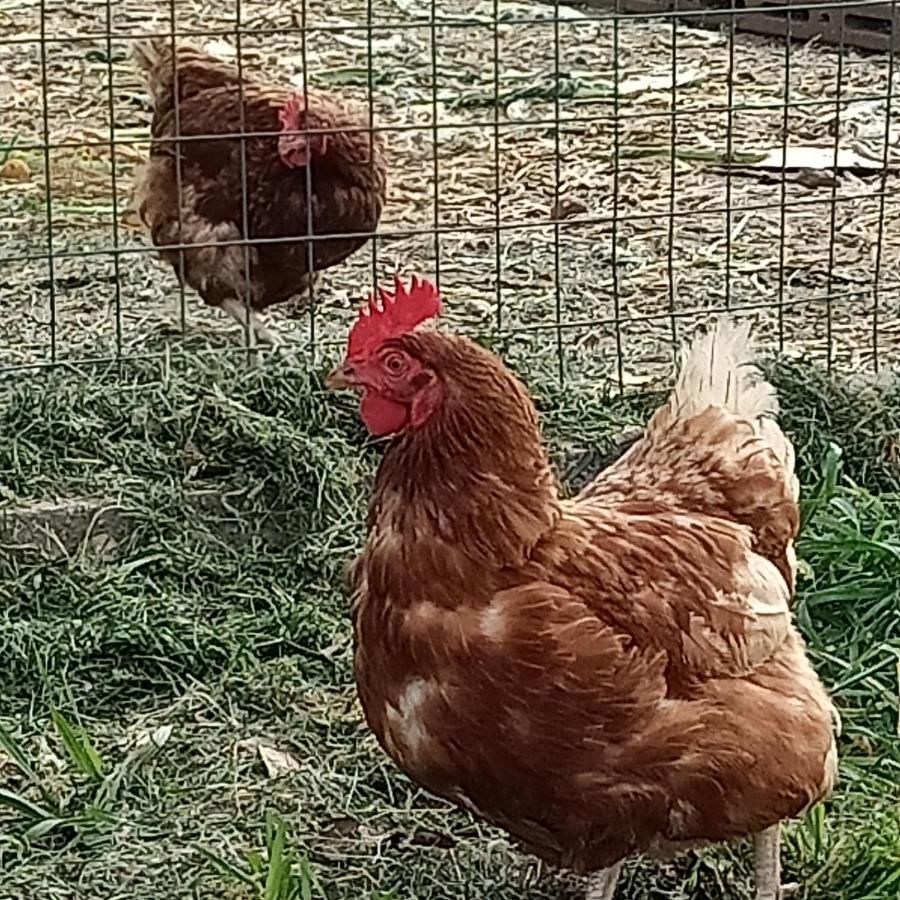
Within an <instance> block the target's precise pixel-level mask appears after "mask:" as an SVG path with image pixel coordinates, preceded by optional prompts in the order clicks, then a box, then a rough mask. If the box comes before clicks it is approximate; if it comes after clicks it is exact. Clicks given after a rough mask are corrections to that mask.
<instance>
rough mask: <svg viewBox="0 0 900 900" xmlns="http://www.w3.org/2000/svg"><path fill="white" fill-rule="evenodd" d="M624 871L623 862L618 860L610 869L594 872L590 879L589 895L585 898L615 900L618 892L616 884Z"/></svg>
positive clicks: (589, 899) (587, 899)
mask: <svg viewBox="0 0 900 900" xmlns="http://www.w3.org/2000/svg"><path fill="white" fill-rule="evenodd" d="M621 871H622V863H621V862H617V863H616V864H615V865H613V866H610V867H609V868H608V869H601V870H600V871H599V872H594V873H593V874H592V875H591V877H590V880H589V881H588V889H587V897H586V898H585V900H613V895H614V894H615V893H616V884H617V883H618V881H619V874H620V873H621Z"/></svg>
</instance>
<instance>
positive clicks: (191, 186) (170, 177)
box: [133, 39, 386, 343]
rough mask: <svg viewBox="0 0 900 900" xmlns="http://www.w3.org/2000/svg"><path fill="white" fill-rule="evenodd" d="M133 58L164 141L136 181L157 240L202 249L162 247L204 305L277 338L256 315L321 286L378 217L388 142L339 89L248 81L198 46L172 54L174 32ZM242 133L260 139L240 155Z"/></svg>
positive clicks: (259, 335)
mask: <svg viewBox="0 0 900 900" xmlns="http://www.w3.org/2000/svg"><path fill="white" fill-rule="evenodd" d="M133 55H134V59H135V61H136V62H137V64H138V66H139V67H140V68H141V69H142V70H143V71H144V73H145V74H146V77H147V81H148V84H149V87H150V93H151V96H152V101H153V123H152V128H151V133H152V137H153V138H154V143H153V146H152V149H151V152H150V160H149V163H148V164H147V166H146V169H145V170H144V172H143V173H142V176H141V177H140V180H139V185H138V194H139V196H140V198H141V199H140V207H139V209H140V214H141V217H142V219H143V220H144V222H145V223H146V224H147V226H148V227H149V229H150V233H151V236H152V239H153V243H154V244H155V245H156V246H157V247H160V248H165V247H166V246H167V245H169V246H171V245H176V246H177V245H179V244H188V245H196V246H191V247H189V248H187V249H185V250H184V251H183V253H182V252H179V251H178V250H175V249H169V250H167V249H161V256H162V257H163V259H165V260H166V261H167V262H169V263H170V264H171V266H172V268H173V269H174V270H175V272H176V274H177V275H179V277H181V278H182V279H183V281H184V282H186V283H187V284H188V285H190V286H191V287H192V288H194V290H196V291H197V292H198V293H199V294H200V296H201V297H202V298H203V300H204V301H205V302H206V303H208V304H209V305H211V306H220V307H221V308H222V309H224V310H225V311H226V312H227V313H229V315H231V316H232V317H233V318H234V319H236V320H237V321H238V322H240V323H241V324H244V323H247V324H248V326H249V328H248V335H249V338H250V339H251V341H253V342H254V343H255V339H259V340H264V341H267V342H269V343H275V342H276V338H275V336H274V335H273V334H272V332H271V331H269V330H268V329H267V328H265V327H264V326H263V325H262V323H261V322H260V320H259V317H258V316H257V315H256V311H257V310H262V309H265V308H266V307H268V306H271V305H272V304H273V303H281V302H284V301H287V300H290V299H291V298H293V297H295V296H297V295H300V296H301V297H303V296H304V295H307V294H310V293H311V292H312V286H313V282H314V279H315V277H316V275H317V274H318V273H320V272H321V271H322V270H323V269H327V268H329V267H330V266H335V265H337V264H338V263H340V262H342V261H343V260H344V259H346V258H347V257H348V256H349V255H350V254H351V253H353V252H354V251H355V250H357V249H359V248H360V247H361V246H362V245H363V244H364V243H365V242H366V241H367V240H368V238H369V236H370V234H371V232H373V231H374V229H375V228H376V226H377V225H378V221H379V218H380V216H381V210H382V206H383V204H384V198H385V184H386V167H385V160H384V148H383V142H382V140H381V138H380V136H378V135H375V136H374V137H373V136H372V135H370V133H369V132H368V131H367V130H366V127H367V125H366V121H365V120H364V118H363V117H362V116H361V115H360V114H359V113H357V112H355V111H353V110H351V109H350V108H349V107H347V106H345V105H344V104H343V103H342V102H341V101H339V100H338V99H336V98H334V97H331V96H328V95H326V94H323V93H320V92H317V91H308V92H307V93H306V95H305V96H304V93H303V92H300V93H297V92H296V91H294V90H293V89H292V88H290V87H287V86H282V85H277V84H268V83H265V82H262V81H259V80H256V79H254V78H252V77H250V76H248V75H247V74H246V73H244V74H243V79H242V80H241V79H239V76H238V71H237V70H236V69H235V68H234V67H233V66H231V65H229V64H228V63H225V62H223V61H221V60H219V59H217V58H215V57H214V56H211V55H209V54H208V53H205V52H203V51H202V50H199V49H197V48H196V47H192V46H190V45H187V44H178V45H177V49H176V51H175V54H174V58H173V53H172V46H171V43H170V41H169V40H168V39H154V40H148V41H143V42H140V43H138V44H136V45H135V48H134V53H133ZM176 86H177V89H176ZM176 96H177V98H178V102H177V104H176V102H175V98H176ZM241 133H243V134H250V135H252V136H250V137H246V138H244V150H243V152H242V150H241V139H240V138H238V137H225V136H224V135H238V134H241ZM206 135H211V136H215V135H223V137H220V138H217V137H213V138H212V139H209V138H206V137H204V136H206ZM178 136H181V137H182V138H185V139H184V140H168V139H169V138H176V137H178ZM192 138H193V139H192ZM179 156H180V164H179V162H178V158H179ZM242 156H243V159H242ZM242 173H246V206H245V197H244V191H243V189H242V180H243V179H242ZM310 235H314V236H315V238H316V239H314V240H311V241H310V240H304V238H309V237H310ZM245 242H246V243H245ZM310 244H311V245H312V253H311V252H310ZM310 257H312V258H310Z"/></svg>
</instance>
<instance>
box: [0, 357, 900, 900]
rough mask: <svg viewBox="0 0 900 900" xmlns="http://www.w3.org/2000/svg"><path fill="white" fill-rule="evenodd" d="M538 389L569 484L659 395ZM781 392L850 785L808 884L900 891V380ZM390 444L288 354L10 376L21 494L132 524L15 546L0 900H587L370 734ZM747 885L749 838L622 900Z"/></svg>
mask: <svg viewBox="0 0 900 900" xmlns="http://www.w3.org/2000/svg"><path fill="white" fill-rule="evenodd" d="M512 356H513V358H514V359H516V358H519V359H524V358H525V357H524V355H523V356H522V357H516V356H515V353H514V352H513V353H512ZM521 365H522V367H523V369H524V363H521ZM527 372H528V373H530V374H528V380H529V382H530V383H531V384H532V386H533V387H534V389H535V392H536V394H537V396H538V399H539V403H540V405H541V407H542V411H543V412H544V419H545V423H546V427H547V433H548V439H549V440H550V441H551V444H552V447H553V450H554V454H555V457H556V459H557V461H558V463H559V466H560V469H561V471H563V472H564V473H565V475H566V477H567V479H568V480H569V481H570V482H572V483H573V484H577V483H579V482H581V481H583V480H584V479H585V478H586V477H588V476H589V474H590V472H591V471H593V470H594V469H595V468H596V466H597V464H598V461H599V460H600V459H601V458H602V456H603V454H604V453H605V452H607V451H608V450H609V449H610V447H611V444H612V441H613V437H614V435H615V434H616V433H617V432H618V431H619V430H620V429H622V428H623V427H625V426H627V425H629V424H633V423H636V422H640V421H642V420H643V418H644V417H645V415H646V413H647V411H648V409H650V408H652V405H653V403H654V402H655V400H656V398H653V397H647V398H642V399H638V400H633V399H629V400H621V399H615V398H609V397H607V396H605V394H604V393H603V391H601V390H599V389H597V388H593V387H590V386H582V387H577V386H570V387H569V388H566V389H560V388H559V387H557V386H556V385H555V384H554V382H553V380H552V377H551V376H550V374H549V372H548V371H542V370H541V369H540V368H537V369H535V368H534V367H533V366H532V365H530V366H529V367H528V369H527ZM773 378H774V379H775V381H776V383H777V384H778V386H779V389H780V391H781V393H782V396H783V402H784V407H785V422H786V424H787V426H788V428H789V430H790V431H791V434H792V436H793V437H794V438H795V441H796V444H797V447H798V452H799V463H800V471H801V474H802V477H803V481H804V484H805V487H806V490H805V496H806V498H807V499H806V505H805V518H806V525H805V530H804V535H803V540H802V542H801V546H800V552H801V557H802V559H803V562H804V567H803V576H802V578H801V584H800V595H799V599H798V604H797V616H798V621H799V623H800V625H801V627H802V628H803V631H804V633H805V635H806V637H807V640H808V643H809V646H810V652H811V654H812V656H813V658H814V660H815V663H816V666H817V668H818V669H819V671H820V672H821V673H822V675H823V678H824V679H825V680H826V682H827V684H828V685H829V687H831V688H832V689H833V690H834V693H835V696H836V698H837V701H838V704H839V706H840V709H841V712H842V715H843V718H844V736H843V738H842V740H841V752H842V784H841V788H840V790H839V792H838V795H837V796H836V798H835V800H834V801H833V802H831V803H829V804H828V805H827V807H826V808H825V809H824V810H822V811H817V812H816V813H815V814H813V815H812V816H810V817H809V819H807V820H806V821H804V822H801V823H797V824H795V825H792V826H791V827H790V829H789V831H788V835H787V838H786V845H787V846H786V851H785V863H786V867H787V870H788V871H787V876H788V878H790V879H793V880H801V881H802V882H803V883H804V885H805V893H804V894H802V895H801V896H803V897H808V898H815V900H819V898H840V900H866V898H869V900H888V898H891V900H896V897H897V896H898V892H900V810H898V801H900V791H898V784H900V740H898V736H897V735H898V700H897V693H898V668H897V666H898V660H900V471H898V466H897V436H898V435H900V387H898V386H897V385H896V384H895V383H888V382H885V383H884V384H883V385H880V386H879V388H878V390H875V389H872V388H865V389H860V387H859V385H847V384H842V383H840V382H831V381H830V380H828V379H827V378H826V377H825V376H824V375H823V374H822V373H820V372H819V371H818V370H816V369H815V367H813V366H810V365H808V364H806V363H802V362H790V363H787V362H786V363H781V364H779V365H778V366H776V367H774V369H773ZM832 443H833V444H836V445H838V446H840V448H841V450H842V453H841V454H840V455H838V454H837V453H835V452H834V451H832V450H830V449H829V448H830V446H831V444H832ZM378 454H379V449H378V447H376V446H372V445H370V444H368V443H367V442H366V439H365V436H364V434H363V432H362V430H361V428H360V426H359V423H358V421H357V417H356V414H355V410H354V405H353V402H352V401H351V400H350V399H349V398H345V399H336V398H333V397H332V398H327V399H326V398H325V397H324V395H323V394H322V392H321V390H320V380H319V377H318V375H317V374H315V373H313V374H310V373H307V372H304V371H300V370H297V369H291V368H287V367H283V366H279V365H278V364H277V363H272V364H269V365H266V366H265V367H263V368H262V369H260V370H256V371H250V372H245V371H241V370H239V369H238V368H237V367H234V366H231V365H221V366H218V365H216V364H215V363H212V362H200V361H197V360H189V361H188V362H187V363H186V364H185V366H184V367H183V368H182V369H181V370H180V371H179V373H178V376H177V377H169V374H168V373H167V372H164V371H162V370H160V369H158V368H157V367H156V366H155V365H154V364H153V363H149V362H148V363H142V364H135V365H133V366H129V367H126V368H125V370H124V371H123V372H121V373H120V372H116V371H113V370H110V371H108V372H106V373H93V377H91V378H89V379H88V378H81V377H77V376H74V375H72V374H70V373H61V374H57V375H42V376H32V377H28V378H18V379H11V380H7V381H6V382H0V498H2V499H3V501H5V502H7V503H10V504H20V503H21V504H24V503H27V502H31V501H35V500H48V499H56V498H60V497H62V498H65V497H79V496H86V495H103V496H104V497H107V498H110V499H112V500H113V501H115V502H116V503H117V504H118V505H119V506H121V507H122V509H123V510H124V511H125V514H126V515H127V518H128V519H129V521H130V523H131V529H130V530H129V531H128V532H127V533H126V534H122V535H118V537H117V538H116V543H113V544H112V545H111V548H110V545H107V548H106V549H105V550H104V551H102V552H100V551H97V550H96V547H97V546H98V545H97V544H95V543H93V542H90V541H89V542H87V543H86V544H85V546H84V547H83V549H82V551H81V552H79V553H77V554H75V555H73V556H72V557H71V558H69V559H45V558H41V557H40V556H39V555H38V554H34V553H32V554H29V553H28V552H25V551H22V550H19V551H17V552H14V553H10V552H4V553H3V555H2V557H0V660H2V661H3V662H2V665H0V725H2V730H0V900H26V898H27V900H32V898H36V897H40V898H42V900H43V898H66V900H69V898H72V897H78V898H91V900H94V898H96V900H100V898H103V900H107V898H111V897H116V898H119V897H121V898H126V897H127V898H148V900H149V898H154V900H174V898H182V897H184V898H188V897H210V898H217V900H226V898H265V900H276V898H277V900H286V898H292V897H297V898H309V900H322V898H328V900H360V898H367V900H388V898H393V900H414V898H415V900H450V898H458V897H462V896H464V897H468V898H470V900H488V898H490V900H513V898H515V900H522V898H527V900H539V898H547V900H550V898H554V900H556V898H560V897H568V896H570V894H571V896H577V888H578V883H577V882H576V881H575V880H573V879H567V878H565V877H561V876H557V875H554V874H553V873H547V872H543V871H542V870H541V869H540V867H539V866H538V865H537V864H535V863H534V862H533V861H531V860H529V859H526V858H524V857H522V856H520V855H518V854H517V853H516V852H514V851H513V850H512V849H511V848H510V847H509V845H508V844H507V843H506V841H505V840H503V839H502V836H500V835H498V834H497V833H496V832H494V831H492V830H491V829H488V828H486V827H484V826H482V825H480V824H478V823H476V822H473V821H472V820H471V819H470V818H469V817H468V816H466V815H464V814H462V813H460V812H456V811H450V810H448V809H447V807H445V805H444V804H442V803H440V802H438V801H436V800H434V799H433V798H430V797H428V796H427V795H425V794H423V793H421V792H420V791H418V790H417V789H416V788H415V787H414V786H413V785H411V784H410V783H409V782H408V781H407V780H406V779H404V778H403V777H402V776H400V775H399V774H397V773H396V771H395V770H394V769H393V767H392V765H391V764H390V763H389V762H388V761H387V760H386V759H385V758H384V757H383V756H382V754H381V753H380V751H379V750H378V749H377V747H376V746H375V744H374V741H373V740H372V739H371V737H370V736H369V735H368V734H367V733H366V731H365V729H364V727H363V725H362V719H361V714H360V711H359V709H358V707H357V706H356V703H355V699H354V691H353V686H352V679H351V671H350V664H349V648H350V635H349V624H348V616H347V600H346V596H345V594H344V590H343V572H344V567H345V564H346V562H347V560H348V559H349V558H350V557H352V555H353V554H354V553H355V552H356V551H357V549H358V547H359V545H360V542H361V540H362V538H363V516H364V507H365V498H366V494H367V491H368V487H369V484H370V479H371V475H372V473H373V472H374V469H375V466H376V465H377V460H378ZM205 490H215V491H217V492H223V491H224V492H226V494H227V500H226V504H225V505H209V504H202V503H200V504H198V501H196V500H195V499H192V498H194V496H195V492H198V491H205ZM95 537H96V535H95ZM260 748H262V751H261V750H260ZM269 748H271V751H276V752H277V753H281V754H287V756H277V755H275V756H274V757H273V756H272V753H271V752H270V750H269ZM261 754H267V757H266V758H268V760H269V766H272V765H273V762H272V760H273V759H274V760H275V761H276V762H275V763H274V764H277V763H278V761H279V760H280V763H281V766H282V767H281V768H280V769H279V768H277V767H276V769H274V770H273V769H270V768H267V765H266V760H265V759H264V758H263V755H261ZM287 763H290V765H288V766H287V768H288V769H289V771H288V770H286V769H285V765H286V764H287ZM279 772H280V773H281V774H279ZM749 885H750V881H749V857H748V853H747V848H746V847H745V846H743V845H737V846H735V847H726V848H715V849H711V850H708V851H704V852H703V853H700V854H696V855H694V854H692V855H687V856H685V857H683V858H682V859H680V860H678V861H677V862H676V863H675V864H673V865H671V866H665V867H657V866H651V865H644V864H640V863H638V864H634V865H633V866H631V868H630V869H629V873H628V879H627V881H626V882H625V883H624V884H623V886H622V890H621V894H620V896H621V897H622V898H623V900H630V898H639V897H640V898H667V900H673V898H697V900H699V898H706V900H726V898H728V900H746V898H748V897H750V896H751V894H750V893H749Z"/></svg>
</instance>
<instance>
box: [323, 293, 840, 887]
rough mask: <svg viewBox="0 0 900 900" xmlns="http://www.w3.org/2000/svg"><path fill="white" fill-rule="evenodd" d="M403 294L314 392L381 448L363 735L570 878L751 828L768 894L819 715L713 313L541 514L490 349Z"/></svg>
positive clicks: (752, 444) (770, 478)
mask: <svg viewBox="0 0 900 900" xmlns="http://www.w3.org/2000/svg"><path fill="white" fill-rule="evenodd" d="M439 310H440V300H439V298H438V295H437V292H436V291H435V290H434V289H433V288H432V287H431V286H429V285H420V284H417V283H415V282H414V284H413V287H412V289H411V290H410V291H409V292H408V293H407V292H406V291H405V290H403V289H402V288H399V289H398V292H397V295H396V297H394V296H383V298H382V305H377V304H376V303H375V302H374V301H373V302H372V304H371V305H370V307H369V308H368V309H367V310H366V311H365V312H364V314H363V315H361V317H360V321H359V323H358V324H357V325H356V326H355V328H354V330H353V332H352V333H351V337H350V342H349V346H348V352H347V358H346V360H345V362H344V364H343V365H342V366H341V367H340V368H338V369H337V370H335V372H334V373H332V376H331V378H330V382H331V384H332V386H334V387H342V386H343V387H354V388H357V389H359V390H361V391H362V395H363V396H362V405H361V413H362V417H363V419H364V421H365V422H366V424H367V426H368V427H369V429H370V431H372V432H373V433H376V434H391V435H394V438H393V441H392V443H391V444H390V446H389V448H388V450H387V452H386V455H385V457H384V460H383V462H382V464H381V467H380V469H379V472H378V477H377V481H376V487H375V493H374V496H373V498H372V502H371V530H370V534H369V538H368V542H367V545H366V548H365V551H364V553H363V554H362V556H361V557H360V559H359V560H358V561H357V564H356V567H355V573H354V586H355V600H354V612H353V614H354V624H355V638H356V650H355V668H356V677H357V682H358V686H359V693H360V698H361V701H362V704H363V708H364V710H365V714H366V718H367V720H368V722H369V725H370V726H371V728H372V729H373V731H374V732H375V734H376V736H377V737H378V739H379V741H380V742H381V744H382V746H383V747H384V749H385V750H386V751H387V752H388V753H389V754H390V755H391V756H392V757H393V759H394V760H395V761H396V762H397V764H398V765H399V766H400V767H401V768H402V769H403V770H404V771H405V772H406V773H407V774H408V775H410V776H411V777H412V778H413V779H415V780H416V781H417V782H419V783H420V784H422V785H424V786H425V787H427V788H428V789H430V790H431V791H433V792H434V793H436V794H439V795H441V796H443V797H446V798H448V799H450V800H452V801H454V802H456V803H458V804H460V805H462V806H465V807H467V808H468V809H470V810H471V811H473V812H474V813H476V814H477V815H480V816H482V817H483V818H485V819H487V820H488V821H490V822H492V823H494V824H496V825H498V826H501V827H503V828H505V829H506V830H507V831H508V832H509V833H510V834H512V835H513V836H514V837H515V838H517V839H518V840H519V841H520V842H521V843H522V844H524V845H525V847H526V848H528V849H530V850H531V851H532V852H534V853H535V854H537V855H539V856H541V857H542V858H544V859H546V860H548V861H550V862H552V863H554V864H557V865H560V866H566V867H571V868H573V869H575V870H577V871H581V872H589V873H592V874H593V878H592V884H591V893H590V897H591V898H593V900H609V898H611V897H612V896H613V894H614V891H615V886H616V882H617V879H618V876H619V872H620V869H621V864H622V861H623V859H625V858H626V857H627V856H629V855H630V854H634V853H646V854H650V855H654V856H663V857H664V856H666V855H668V854H670V853H673V852H677V851H678V850H680V849H683V848H686V847H689V846H692V845H694V844H697V843H702V842H708V841H721V840H727V839H731V838H737V837H740V836H743V835H747V834H750V835H753V836H754V847H755V852H754V862H755V870H756V879H757V897H758V898H759V900H777V898H779V897H781V891H782V889H781V884H780V868H779V823H780V822H781V820H783V819H785V818H787V817H791V816H796V815H798V814H799V813H801V812H802V811H803V810H805V809H806V808H808V807H809V806H811V805H812V804H815V803H817V802H818V801H820V800H822V799H823V798H825V797H827V796H828V795H829V793H830V792H831V790H832V787H833V784H834V782H835V779H836V774H837V751H836V745H835V738H834V734H833V725H832V716H833V714H834V713H833V707H832V704H831V702H830V700H829V698H828V696H827V694H826V692H825V690H824V689H823V687H822V685H821V683H820V682H819V680H818V678H817V676H816V674H815V672H814V671H813V669H812V667H811V665H810V663H809V661H808V659H807V657H806V654H805V650H804V644H803V641H802V639H801V637H800V635H799V634H798V633H797V631H796V630H795V628H794V626H793V624H792V620H791V614H790V609H789V606H790V601H791V598H792V596H793V589H794V578H795V558H794V550H793V540H794V537H795V535H796V532H797V529H798V523H799V512H798V506H797V499H798V483H797V479H796V477H795V475H794V454H793V448H792V447H791V444H790V442H789V441H788V440H787V438H786V437H785V435H784V434H783V433H782V431H781V429H780V428H779V426H778V425H777V423H776V422H775V421H774V419H773V418H772V416H773V414H774V413H775V412H776V411H777V400H776V397H775V392H774V389H773V388H772V387H771V386H770V385H769V384H768V383H766V382H765V381H763V380H761V379H760V378H759V377H758V375H754V372H753V371H752V370H751V369H749V368H748V363H750V362H751V361H752V358H753V350H752V346H751V342H750V340H749V332H748V329H747V328H746V327H734V326H732V325H729V324H727V323H720V324H719V325H718V327H716V328H714V329H713V330H712V331H711V332H710V333H709V334H708V335H707V336H705V337H703V338H701V339H700V340H698V341H697V342H696V343H695V344H694V345H693V347H692V348H691V349H690V351H689V352H687V353H686V354H685V356H684V358H683V364H682V368H681V372H680V375H679V378H678V381H677V384H676V387H675V389H674V393H673V394H672V397H671V399H670V400H669V402H668V403H667V404H666V405H665V406H664V407H663V408H662V409H660V410H659V411H658V412H657V413H656V414H655V416H654V417H653V418H652V420H651V422H650V424H649V426H648V427H647V429H646V432H645V433H644V435H643V436H642V437H641V439H640V440H638V441H637V442H636V443H635V444H634V445H633V446H632V447H631V448H630V449H629V450H628V451H627V452H626V453H625V454H624V456H622V457H621V458H620V459H619V460H618V461H617V462H616V463H615V464H614V465H612V466H610V467H609V468H608V469H606V470H605V471H604V472H603V473H601V475H600V476H599V477H598V478H597V479H595V481H594V482H593V483H591V484H590V485H589V486H588V487H587V488H586V489H585V490H584V491H583V492H582V493H581V494H580V495H579V496H577V497H576V498H575V499H573V500H571V501H566V500H561V499H560V497H559V494H558V489H557V482H556V479H555V477H554V475H553V473H552V471H551V467H550V464H549V461H548V457H547V454H546V452H545V449H544V446H543V442H542V438H541V433H540V430H539V426H538V420H537V416H536V413H535V409H534V406H533V404H532V402H531V400H530V398H529V396H528V394H527V392H526V390H525V388H524V387H523V386H522V385H521V384H520V383H519V381H518V380H517V379H516V378H515V377H514V376H513V375H512V374H511V373H510V372H509V370H508V369H507V368H506V367H505V366H504V365H503V364H502V363H501V361H500V360H499V359H497V358H496V357H495V356H494V355H492V354H491V353H489V352H488V351H486V350H484V349H483V348H481V347H479V346H478V345H477V344H475V343H473V342H472V341H469V340H467V339H464V338H461V337H456V336H453V335H450V334H444V333H438V332H435V331H430V330H424V331H423V330H421V329H419V328H417V326H418V325H419V324H420V323H421V322H423V321H424V320H426V319H429V318H432V317H434V316H435V315H437V313H438V312H439Z"/></svg>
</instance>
